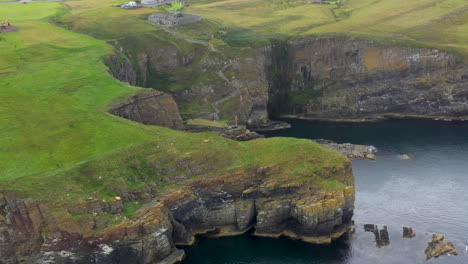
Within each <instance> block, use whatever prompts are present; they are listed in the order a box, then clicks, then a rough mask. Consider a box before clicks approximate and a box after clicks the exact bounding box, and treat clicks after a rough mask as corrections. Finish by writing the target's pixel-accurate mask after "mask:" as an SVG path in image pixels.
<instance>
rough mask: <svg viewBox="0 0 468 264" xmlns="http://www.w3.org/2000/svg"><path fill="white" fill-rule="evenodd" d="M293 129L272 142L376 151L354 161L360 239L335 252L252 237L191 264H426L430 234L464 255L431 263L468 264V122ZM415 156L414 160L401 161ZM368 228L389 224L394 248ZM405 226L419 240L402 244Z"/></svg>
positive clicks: (209, 249)
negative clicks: (320, 142) (378, 241)
mask: <svg viewBox="0 0 468 264" xmlns="http://www.w3.org/2000/svg"><path fill="white" fill-rule="evenodd" d="M283 121H287V122H289V123H291V124H292V128H290V129H287V130H280V131H275V132H268V133H265V135H266V136H267V137H297V138H311V139H318V138H322V139H329V140H333V141H336V142H338V143H347V142H349V143H354V144H363V145H373V146H375V147H377V148H378V150H379V151H378V152H377V159H376V160H375V161H369V160H354V161H353V171H354V175H355V177H356V203H355V206H356V208H355V211H354V218H353V219H354V220H355V222H356V225H355V229H356V231H355V233H354V235H352V236H350V237H345V238H342V239H340V240H338V241H335V242H334V243H332V244H330V245H311V244H307V243H302V242H299V241H294V240H291V239H287V238H279V239H267V238H258V237H253V236H250V235H249V234H245V235H242V236H238V237H225V238H217V239H210V238H203V237H200V238H199V239H198V242H197V244H196V245H195V246H193V247H186V248H184V249H185V251H186V254H187V258H186V259H185V261H184V262H183V263H184V264H185V263H190V264H201V263H204V264H211V263H212V264H215V263H216V264H218V263H219V264H221V263H226V264H227V263H229V264H241V263H242V264H244V263H245V264H247V263H252V264H254V263H255V264H263V263H274V264H283V263H356V264H357V263H359V264H362V263H369V264H370V263H389V264H390V263H426V260H425V259H424V248H425V245H426V244H427V242H428V241H429V237H430V234H431V233H442V234H444V235H445V236H446V238H447V240H449V241H451V242H453V243H454V244H455V245H456V247H457V250H458V252H459V256H443V257H440V258H438V259H432V260H430V261H429V262H427V263H449V264H451V263H455V264H462V263H468V256H467V255H466V252H465V245H466V244H467V242H468V221H467V220H466V219H468V202H467V201H468V192H467V191H466V190H468V122H445V121H435V120H419V119H391V120H386V121H382V122H373V123H336V122H322V121H303V120H283ZM400 154H408V155H411V156H413V157H414V159H413V160H402V159H400V158H399V157H398V155H400ZM363 224H377V225H379V226H383V225H387V226H388V229H389V233H390V242H391V243H390V245H388V246H386V247H382V248H377V247H376V246H375V242H374V239H373V234H372V233H369V232H364V230H363ZM403 226H411V227H413V228H415V230H416V234H417V235H416V238H414V239H407V238H406V239H405V238H402V236H401V232H402V230H401V229H402V227H403Z"/></svg>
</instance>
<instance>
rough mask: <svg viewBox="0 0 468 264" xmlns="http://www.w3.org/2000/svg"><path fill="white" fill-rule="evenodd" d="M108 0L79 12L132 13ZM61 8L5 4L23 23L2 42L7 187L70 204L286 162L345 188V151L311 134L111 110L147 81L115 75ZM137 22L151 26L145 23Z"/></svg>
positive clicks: (4, 10) (103, 50)
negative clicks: (242, 134)
mask: <svg viewBox="0 0 468 264" xmlns="http://www.w3.org/2000/svg"><path fill="white" fill-rule="evenodd" d="M71 3H72V4H77V5H83V4H90V2H88V1H77V2H71ZM109 3H110V2H106V7H105V8H104V7H103V10H110V12H109V13H106V12H104V11H102V12H100V11H99V8H97V9H92V8H91V9H90V10H88V11H87V12H91V13H92V12H97V13H98V14H99V15H97V14H94V13H92V14H91V15H90V13H86V12H84V11H83V10H85V8H83V9H80V10H81V11H82V12H83V13H81V15H82V16H83V17H84V18H83V19H84V20H85V21H86V15H90V16H92V17H95V18H96V17H103V16H110V17H112V16H113V15H116V16H117V15H123V16H126V15H128V14H130V13H129V12H127V11H126V10H121V9H111V8H109V9H108V8H107V6H109ZM62 10H63V6H62V5H60V4H58V3H36V4H28V5H11V6H0V17H8V18H9V19H10V21H12V22H13V23H14V25H15V26H17V27H18V28H19V31H18V32H16V33H8V34H2V36H1V37H2V39H1V40H0V49H1V51H2V56H1V57H0V76H1V78H0V97H1V98H2V101H1V103H0V119H1V120H4V121H5V122H2V123H1V127H0V138H1V140H0V148H1V152H0V160H1V165H0V190H13V191H16V192H18V194H19V195H20V196H22V197H29V198H33V199H41V200H44V201H47V200H49V201H57V202H59V201H60V202H63V203H65V204H70V203H75V202H77V201H81V200H83V199H86V198H88V197H90V196H93V197H102V198H106V197H113V196H115V195H117V194H118V193H119V190H122V188H124V189H127V190H131V189H136V188H139V187H141V185H142V184H143V185H144V184H145V182H146V183H148V182H157V183H158V186H159V187H160V188H165V186H167V185H171V186H174V185H176V184H175V183H174V181H173V180H167V179H164V177H169V176H170V177H172V176H174V175H176V176H177V175H179V174H180V173H183V172H184V171H186V170H187V167H185V166H192V165H190V164H195V165H196V166H195V167H193V169H197V168H200V169H201V171H200V172H199V173H194V174H193V175H194V176H196V175H216V174H217V175H219V174H225V173H229V172H231V171H238V170H249V169H255V168H258V167H262V166H267V167H268V166H279V167H281V170H282V173H281V175H282V177H284V179H285V180H286V179H290V177H293V178H294V179H299V180H300V178H301V177H307V178H308V179H309V180H310V177H312V179H315V181H316V183H317V185H318V186H323V188H326V189H340V188H343V187H344V185H343V184H342V182H343V179H340V178H339V177H341V175H337V177H338V178H337V179H334V178H333V177H332V178H329V177H330V176H329V175H330V170H333V169H334V168H335V167H340V166H343V164H347V162H346V161H345V158H343V157H341V156H339V155H338V154H337V153H334V152H332V151H329V150H325V149H323V148H322V147H320V146H319V145H317V144H314V143H311V142H308V141H305V140H296V139H286V138H278V139H262V140H257V141H252V142H234V141H231V140H228V139H225V138H222V137H219V136H216V135H213V134H210V133H202V134H190V133H184V132H179V131H173V130H170V129H166V128H162V127H156V126H145V125H142V124H138V123H135V122H131V121H128V120H125V119H121V118H118V117H114V116H111V115H109V114H107V113H106V110H107V109H108V106H109V104H111V103H112V102H115V101H118V100H120V99H122V98H123V97H126V96H129V95H130V94H133V93H135V92H136V91H137V90H138V89H140V88H137V87H132V86H129V85H127V84H124V83H121V82H119V81H117V80H115V79H114V78H113V77H111V76H110V75H109V74H108V73H107V68H106V67H105V65H104V64H103V62H102V59H103V57H104V56H107V55H109V54H110V53H112V52H113V49H112V47H111V46H110V45H108V44H107V43H106V42H104V41H101V40H96V39H94V38H91V37H88V36H86V35H81V34H77V33H74V32H72V31H69V30H67V29H65V28H61V27H58V26H55V25H53V24H51V23H49V22H48V19H49V18H50V17H51V16H54V15H56V14H57V12H62ZM114 10H115V11H114ZM134 11H135V12H136V14H138V12H143V13H144V12H148V10H146V9H142V10H134ZM149 11H151V10H149ZM112 12H115V13H112ZM130 12H133V11H130ZM133 15H135V13H134V14H133ZM107 18H109V17H107ZM107 18H106V19H107ZM129 19H133V17H132V18H129ZM118 20H119V19H116V21H118ZM135 21H137V20H136V19H135ZM77 23H79V22H77ZM83 23H84V22H83ZM85 24H86V23H85ZM75 26H76V27H79V25H78V24H75ZM93 26H95V25H93ZM86 28H88V29H89V27H86ZM135 28H139V29H142V30H143V31H144V30H150V29H152V27H150V26H149V25H146V24H145V23H144V22H141V23H140V24H136V26H135ZM100 32H105V31H100ZM107 32H112V31H107ZM113 32H114V33H115V32H116V31H113ZM114 38H115V36H111V37H110V39H114ZM207 139H208V140H209V142H208V143H205V142H204V140H207ZM277 153H281V156H279V155H277ZM311 157H316V158H314V159H313V160H311ZM184 164H185V165H184ZM187 164H189V165H187ZM166 168H167V171H166V170H165V169H166ZM190 168H191V167H190ZM190 168H189V169H190ZM179 170H180V171H179ZM168 175H169V176H168ZM325 176H326V177H327V178H325ZM171 182H172V183H171Z"/></svg>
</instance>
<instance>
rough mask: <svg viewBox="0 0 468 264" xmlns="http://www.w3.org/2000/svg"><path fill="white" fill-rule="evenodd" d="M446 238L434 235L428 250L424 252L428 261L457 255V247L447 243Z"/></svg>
mask: <svg viewBox="0 0 468 264" xmlns="http://www.w3.org/2000/svg"><path fill="white" fill-rule="evenodd" d="M444 239H445V236H444V235H441V234H434V235H432V241H431V242H429V243H428V244H427V248H426V250H425V251H424V253H425V254H426V259H431V258H436V257H439V256H442V255H445V254H447V255H457V251H456V250H455V246H454V245H453V244H452V243H450V242H448V241H445V240H444Z"/></svg>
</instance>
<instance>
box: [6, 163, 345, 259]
mask: <svg viewBox="0 0 468 264" xmlns="http://www.w3.org/2000/svg"><path fill="white" fill-rule="evenodd" d="M311 162H312V161H311ZM329 173H330V175H329V176H330V177H334V178H339V179H340V182H341V183H340V184H342V186H340V187H337V188H336V190H333V189H330V188H328V190H326V189H327V188H324V187H323V186H320V185H317V183H316V181H315V182H314V181H313V180H312V178H310V179H307V177H306V178H304V177H303V178H302V179H296V180H293V179H292V178H291V177H290V176H289V177H282V176H281V175H282V174H281V170H280V169H279V168H278V167H258V168H256V169H253V170H250V171H249V172H248V173H234V174H228V175H222V176H216V177H214V176H211V177H210V176H208V177H204V178H201V179H195V180H189V181H186V182H183V183H181V185H180V187H179V188H172V189H171V190H168V191H167V192H164V193H161V194H159V195H158V196H157V197H155V198H154V199H152V201H151V202H150V203H149V205H148V206H146V207H144V208H142V209H141V210H139V211H138V213H137V214H136V216H135V217H134V218H133V219H127V220H124V221H122V222H121V223H120V224H117V225H110V226H108V227H107V228H104V227H105V226H104V227H101V228H98V229H94V228H93V229H94V231H92V232H90V233H86V232H85V230H86V228H83V229H81V230H83V231H82V232H83V233H79V232H74V233H73V232H69V231H66V230H67V229H70V228H71V227H72V226H73V224H72V223H71V222H70V223H66V222H65V223H64V222H63V221H60V219H58V218H56V217H52V216H51V215H50V214H49V213H50V211H51V209H52V208H51V207H50V204H49V205H48V204H47V203H42V202H36V201H35V202H31V201H26V200H22V199H17V198H15V196H14V194H12V193H3V194H2V195H1V196H0V209H1V211H0V228H1V230H2V233H1V235H0V238H1V240H0V250H1V252H0V253H1V256H2V261H5V262H4V263H40V262H41V261H43V262H44V261H50V262H51V263H176V262H178V261H180V260H181V259H182V258H183V256H184V253H183V251H182V250H179V249H177V248H176V245H190V244H192V243H193V242H194V240H195V238H194V236H195V235H197V234H209V235H212V236H231V235H237V234H241V233H243V232H245V231H247V230H249V229H250V228H252V227H254V228H255V230H256V231H255V235H257V236H268V237H278V236H281V235H284V236H288V237H291V238H295V239H301V240H303V241H307V242H313V243H329V242H331V240H332V239H334V238H338V237H340V236H341V235H342V234H344V233H345V232H346V231H348V230H349V228H350V225H351V218H352V215H353V208H354V187H353V181H354V180H353V176H352V173H351V165H350V163H349V161H346V163H345V164H344V166H341V167H333V168H330V170H329ZM322 176H323V177H325V178H327V177H328V176H327V175H322ZM119 202H120V201H117V202H114V203H119ZM86 203H89V204H91V203H93V204H95V205H96V206H89V208H88V207H87V206H84V207H83V208H85V209H84V211H83V212H81V211H80V212H81V213H83V214H87V213H89V214H91V215H93V213H96V212H98V211H99V212H103V211H102V210H104V211H105V212H107V213H118V212H119V211H121V206H118V204H114V205H113V206H111V205H107V204H104V203H101V202H100V201H91V200H90V201H87V202H86ZM99 204H101V205H103V206H101V207H100V206H98V205H99ZM86 208H87V209H86ZM55 209H56V210H57V208H55ZM101 209H102V210H101ZM96 210H97V211H96ZM64 213H65V212H64ZM93 225H94V226H96V225H99V223H97V222H96V221H94V224H93ZM53 234H55V235H53ZM38 251H40V252H41V253H40V254H39V255H37V252H38ZM28 255H29V257H28Z"/></svg>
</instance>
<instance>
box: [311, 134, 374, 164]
mask: <svg viewBox="0 0 468 264" xmlns="http://www.w3.org/2000/svg"><path fill="white" fill-rule="evenodd" d="M310 141H313V142H315V143H318V144H320V145H322V146H324V147H325V148H328V149H331V150H335V151H337V152H338V153H340V154H341V155H343V156H346V157H348V158H350V159H368V160H375V158H376V156H375V153H376V152H377V151H378V150H377V148H376V147H374V146H364V145H356V144H351V143H336V142H334V141H331V140H327V139H310Z"/></svg>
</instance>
